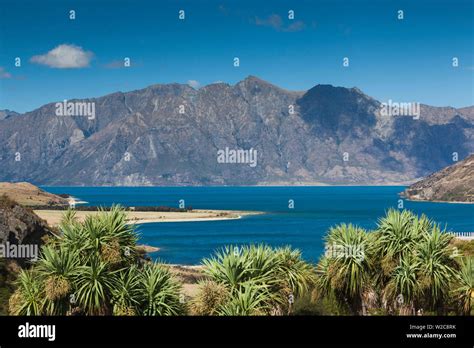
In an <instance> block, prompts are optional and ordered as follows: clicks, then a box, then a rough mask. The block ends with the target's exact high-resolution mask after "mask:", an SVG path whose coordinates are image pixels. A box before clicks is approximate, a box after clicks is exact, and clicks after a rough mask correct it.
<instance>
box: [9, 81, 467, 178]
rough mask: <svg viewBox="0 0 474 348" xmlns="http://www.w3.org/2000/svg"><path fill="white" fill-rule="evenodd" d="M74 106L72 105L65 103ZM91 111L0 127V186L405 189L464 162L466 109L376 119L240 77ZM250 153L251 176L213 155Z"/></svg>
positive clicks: (355, 99) (367, 106)
mask: <svg viewBox="0 0 474 348" xmlns="http://www.w3.org/2000/svg"><path fill="white" fill-rule="evenodd" d="M70 101H71V102H75V101H74V100H70ZM81 102H89V103H95V104H94V105H95V113H96V115H95V118H93V119H91V118H89V117H84V116H57V115H56V112H55V104H54V103H51V104H47V105H44V106H42V107H40V108H39V109H37V110H34V111H32V112H28V113H25V114H22V115H17V116H15V117H9V118H7V119H5V120H3V121H1V127H0V163H1V164H2V171H0V180H4V181H29V182H33V183H35V184H49V185H258V184H317V183H325V184H389V183H411V182H413V181H414V180H415V179H416V178H420V177H423V176H426V175H428V174H429V173H432V172H434V171H437V170H439V169H441V168H443V167H445V166H447V165H449V164H450V161H451V158H452V154H453V152H456V153H457V154H458V156H459V158H460V159H462V158H464V157H466V156H467V155H468V154H469V153H472V152H474V112H472V109H473V108H472V107H471V108H464V109H455V108H449V107H446V108H436V107H431V106H426V105H421V108H420V109H421V110H420V117H418V118H416V119H415V118H414V117H407V116H386V115H384V114H383V113H381V103H380V102H379V101H377V100H375V99H373V98H371V97H369V96H367V95H365V94H364V93H363V92H362V91H360V90H359V89H357V88H342V87H334V86H331V85H317V86H315V87H313V88H311V89H310V90H308V91H304V92H291V91H287V90H284V89H281V88H279V87H277V86H274V85H272V84H270V83H268V82H265V81H262V80H261V79H259V78H256V77H253V76H250V77H248V78H246V79H245V80H243V81H241V82H239V83H237V84H236V85H233V86H232V85H229V84H226V83H215V84H211V85H208V86H205V87H202V88H200V89H193V88H191V87H190V86H188V85H181V84H168V85H153V86H150V87H147V88H144V89H141V90H136V91H131V92H127V93H122V92H117V93H114V94H110V95H107V96H104V97H100V98H91V99H84V100H81ZM226 148H228V149H235V150H237V149H242V150H250V149H253V150H256V151H257V159H258V160H257V164H256V165H255V166H250V165H248V164H245V163H244V164H242V163H219V162H218V161H217V154H218V151H220V150H224V149H226Z"/></svg>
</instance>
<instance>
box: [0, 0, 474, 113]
mask: <svg viewBox="0 0 474 348" xmlns="http://www.w3.org/2000/svg"><path fill="white" fill-rule="evenodd" d="M473 3H474V2H473V1H471V0H443V1H441V0H429V1H428V0H427V1H425V0H418V1H416V0H408V1H404V0H396V1H395V0H373V1H357V0H352V1H351V0H346V1H342V0H341V1H338V0H327V1H317V0H312V1H310V0H298V1H290V0H285V1H281V0H276V1H275V0H272V1H263V0H253V1H246V0H243V1H230V0H228V1H211V0H199V1H197V0H192V1H183V0H160V1H142V0H133V1H132V0H130V1H128V0H127V1H124V0H121V1H120V0H119V1H111V0H102V1H97V0H96V1H89V0H83V1H64V0H54V1H53V0H44V1H30V0H28V1H23V0H15V1H14V0H2V5H1V8H0V109H5V108H6V109H12V110H15V111H19V112H25V111H29V110H32V109H35V108H37V107H39V106H41V105H43V104H45V103H48V102H53V101H58V100H63V99H70V98H82V97H97V96H101V95H105V94H108V93H112V92H116V91H129V90H134V89H139V88H144V87H146V86H148V85H151V84H156V83H171V82H179V83H187V82H188V81H191V80H192V81H197V83H199V84H200V85H206V84H209V83H212V82H215V81H224V82H228V83H231V84H233V83H236V82H238V81H239V80H241V79H243V78H245V77H246V76H248V75H255V76H258V77H260V78H262V79H264V80H267V81H269V82H272V83H274V84H276V85H278V86H281V87H283V88H286V89H290V90H305V89H309V88H311V87H313V86H314V85H316V84H332V85H336V86H345V87H354V86H355V87H358V88H360V89H361V90H362V91H364V92H365V93H367V94H368V95H370V96H373V97H375V98H377V99H379V100H382V101H384V100H388V99H392V100H394V101H416V102H421V103H426V104H430V105H437V106H447V105H450V106H455V107H462V106H468V105H473V104H474V86H473V84H474V24H473V23H474V8H473V7H474V5H473ZM71 9H72V10H75V11H76V19H75V20H70V19H69V11H70V10H71ZM181 9H182V10H184V11H185V15H186V18H185V20H179V19H178V11H179V10H181ZM289 10H294V12H295V19H293V20H289V19H288V11H289ZM398 10H403V11H404V19H403V20H398V19H397V11H398ZM61 45H63V46H61ZM58 46H59V47H62V49H59V50H56V51H54V49H55V48H57V47H58ZM48 52H49V54H48ZM55 53H56V54H57V56H55ZM63 55H64V56H63ZM15 57H20V58H21V59H22V66H21V67H15V65H14V63H15V61H14V59H15ZM33 57H34V58H33ZM124 57H130V58H131V67H130V68H124V67H122V65H121V63H122V62H123V59H124ZM234 57H239V58H240V67H238V68H235V67H234V66H233V58H234ZM344 57H348V58H349V60H350V61H349V63H350V66H349V67H347V68H345V67H343V65H342V62H343V58H344ZM453 57H457V58H458V59H459V67H457V68H453V66H452V58H453ZM62 59H66V60H68V61H66V62H65V63H64V62H62V61H61V60H62ZM61 64H63V65H61ZM68 64H69V65H68ZM71 64H72V65H74V64H76V65H75V66H76V67H71ZM58 66H59V67H58ZM68 66H69V67H68Z"/></svg>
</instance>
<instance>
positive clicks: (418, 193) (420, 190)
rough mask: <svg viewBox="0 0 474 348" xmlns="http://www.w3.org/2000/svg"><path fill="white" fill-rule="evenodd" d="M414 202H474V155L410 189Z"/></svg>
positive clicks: (408, 193)
mask: <svg viewBox="0 0 474 348" xmlns="http://www.w3.org/2000/svg"><path fill="white" fill-rule="evenodd" d="M403 196H405V197H407V198H409V199H412V200H423V201H425V200H426V201H443V202H470V203H473V202H474V154H471V155H470V156H468V157H467V158H466V159H464V160H463V161H460V162H458V163H456V164H453V165H452V166H449V167H446V168H444V169H442V170H440V171H439V172H436V173H434V174H431V175H430V176H428V177H426V178H425V179H423V180H421V181H418V182H416V183H415V184H413V185H411V186H410V187H408V188H407V189H406V190H405V192H404V193H403Z"/></svg>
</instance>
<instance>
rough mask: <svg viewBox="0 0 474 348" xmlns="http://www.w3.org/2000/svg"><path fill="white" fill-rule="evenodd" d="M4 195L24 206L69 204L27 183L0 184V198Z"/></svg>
mask: <svg viewBox="0 0 474 348" xmlns="http://www.w3.org/2000/svg"><path fill="white" fill-rule="evenodd" d="M3 195H6V196H8V197H9V198H10V199H12V200H14V201H15V202H18V203H19V204H21V205H24V206H38V205H41V206H44V205H67V204H68V201H67V199H65V198H62V197H60V196H57V195H55V194H52V193H49V192H46V191H43V190H41V189H40V188H39V187H37V186H35V185H32V184H30V183H27V182H19V183H8V182H0V196H3Z"/></svg>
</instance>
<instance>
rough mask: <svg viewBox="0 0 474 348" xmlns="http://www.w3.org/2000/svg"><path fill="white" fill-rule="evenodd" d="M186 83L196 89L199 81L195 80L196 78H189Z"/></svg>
mask: <svg viewBox="0 0 474 348" xmlns="http://www.w3.org/2000/svg"><path fill="white" fill-rule="evenodd" d="M188 85H189V86H190V87H192V88H194V89H197V88H199V87H200V86H201V84H200V83H199V81H196V80H189V81H188Z"/></svg>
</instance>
